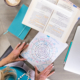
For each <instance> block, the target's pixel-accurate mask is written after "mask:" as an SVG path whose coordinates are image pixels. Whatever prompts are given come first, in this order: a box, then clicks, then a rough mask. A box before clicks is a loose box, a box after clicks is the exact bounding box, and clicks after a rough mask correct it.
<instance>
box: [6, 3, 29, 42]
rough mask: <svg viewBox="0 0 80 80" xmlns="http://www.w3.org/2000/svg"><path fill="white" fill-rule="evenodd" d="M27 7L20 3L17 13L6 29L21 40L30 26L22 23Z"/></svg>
mask: <svg viewBox="0 0 80 80" xmlns="http://www.w3.org/2000/svg"><path fill="white" fill-rule="evenodd" d="M27 9H28V7H27V6H25V5H24V4H23V5H22V7H21V9H20V10H19V12H18V14H17V15H16V17H15V18H14V20H13V22H12V23H11V25H10V27H9V28H8V31H9V32H11V33H12V34H14V35H15V36H17V37H18V38H20V39H21V40H23V39H24V38H25V37H26V35H27V34H28V32H29V31H30V27H28V26H25V25H23V24H22V21H23V18H24V16H25V13H26V12H27Z"/></svg>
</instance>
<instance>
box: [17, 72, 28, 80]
mask: <svg viewBox="0 0 80 80" xmlns="http://www.w3.org/2000/svg"><path fill="white" fill-rule="evenodd" d="M29 73H30V72H29V71H28V72H27V73H24V74H23V75H21V76H20V77H19V78H18V80H20V79H21V78H22V77H23V76H25V75H26V76H28V79H27V80H29Z"/></svg>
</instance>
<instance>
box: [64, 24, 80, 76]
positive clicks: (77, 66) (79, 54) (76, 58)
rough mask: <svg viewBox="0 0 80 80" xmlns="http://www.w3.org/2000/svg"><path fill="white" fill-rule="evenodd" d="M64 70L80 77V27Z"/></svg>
mask: <svg viewBox="0 0 80 80" xmlns="http://www.w3.org/2000/svg"><path fill="white" fill-rule="evenodd" d="M64 70H67V71H70V72H73V73H76V74H79V75H80V26H78V28H77V31H76V34H75V37H74V40H73V44H72V47H71V49H70V52H69V55H68V58H67V61H66V64H65V67H64Z"/></svg>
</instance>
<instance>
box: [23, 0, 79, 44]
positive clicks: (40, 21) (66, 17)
mask: <svg viewBox="0 0 80 80" xmlns="http://www.w3.org/2000/svg"><path fill="white" fill-rule="evenodd" d="M78 17H80V9H79V8H78V7H77V6H76V5H74V4H73V3H72V2H70V1H69V0H32V2H31V4H30V6H29V9H28V11H27V13H26V15H25V17H24V19H23V22H22V23H23V24H24V25H27V26H30V27H31V28H33V29H35V30H37V31H40V32H43V33H44V34H47V35H49V36H51V37H53V38H55V39H56V40H59V41H61V42H64V43H65V42H66V41H67V39H68V37H69V35H70V33H71V31H72V29H73V27H74V25H75V23H76V22H77V19H78Z"/></svg>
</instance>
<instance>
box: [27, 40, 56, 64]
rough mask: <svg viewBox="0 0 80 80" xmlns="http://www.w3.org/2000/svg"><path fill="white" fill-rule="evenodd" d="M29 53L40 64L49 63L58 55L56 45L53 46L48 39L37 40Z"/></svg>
mask: <svg viewBox="0 0 80 80" xmlns="http://www.w3.org/2000/svg"><path fill="white" fill-rule="evenodd" d="M28 53H30V54H31V57H32V59H33V61H35V62H37V63H40V62H45V61H49V60H50V59H51V58H52V56H53V57H54V54H55V53H56V48H55V44H52V43H51V42H50V41H48V40H47V39H44V38H42V39H36V40H35V41H34V42H33V44H32V45H30V47H29V50H28Z"/></svg>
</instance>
